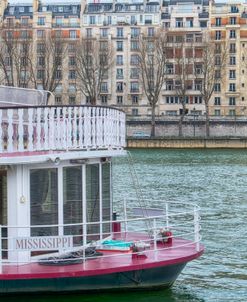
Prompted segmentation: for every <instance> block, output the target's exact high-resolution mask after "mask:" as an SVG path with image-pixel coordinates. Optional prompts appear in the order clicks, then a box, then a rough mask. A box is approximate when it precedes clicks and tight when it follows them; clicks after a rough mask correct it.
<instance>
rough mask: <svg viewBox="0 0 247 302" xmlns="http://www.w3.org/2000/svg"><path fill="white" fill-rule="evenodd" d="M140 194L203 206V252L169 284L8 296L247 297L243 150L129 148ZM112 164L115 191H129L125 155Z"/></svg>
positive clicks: (92, 301)
mask: <svg viewBox="0 0 247 302" xmlns="http://www.w3.org/2000/svg"><path fill="white" fill-rule="evenodd" d="M131 154H132V157H133V161H134V163H135V165H134V166H135V169H136V172H137V175H138V176H139V182H140V186H141V188H142V190H143V191H144V194H146V196H150V206H151V205H152V199H160V200H164V201H166V200H167V201H180V202H194V203H197V204H198V205H200V206H201V217H202V221H201V222H202V237H203V239H202V242H203V244H204V245H205V248H206V250H205V253H204V255H203V256H202V257H201V258H199V259H198V260H195V261H192V262H190V263H189V264H188V265H187V266H186V267H185V269H184V270H183V272H182V274H181V275H180V276H179V278H178V279H177V281H176V282H175V284H174V285H173V287H172V288H171V289H168V290H159V291H145V292H130V293H126V292H124V293H111V294H97V295H92V294H90V295H88V294H87V295H67V296H59V295H58V296H57V295H56V296H51V297H48V296H36V297H18V298H17V297H11V298H10V297H9V298H6V300H5V299H3V298H1V301H6V302H7V301H8V302H14V301H18V302H19V301H25V302H27V301H32V302H33V301H35V302H45V301H46V302H49V301H53V302H55V301H56V302H102V301H105V302H115V301H117V302H130V301H134V302H161V301H162V302H188V301H189V302H199V301H205V302H207V301H210V302H211V301H232V302H235V301H236V302H237V301H243V302H245V301H247V243H246V241H247V152H246V151H242V150H133V151H131ZM114 161H115V166H114V170H113V177H114V182H115V189H114V196H115V197H116V198H120V197H122V196H125V197H126V198H128V197H129V196H131V197H133V196H134V194H135V190H134V188H133V185H132V182H131V177H130V175H129V167H128V164H127V160H126V159H117V160H114Z"/></svg>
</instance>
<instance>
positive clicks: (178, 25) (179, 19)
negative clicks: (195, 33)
mask: <svg viewBox="0 0 247 302" xmlns="http://www.w3.org/2000/svg"><path fill="white" fill-rule="evenodd" d="M176 27H183V18H176Z"/></svg>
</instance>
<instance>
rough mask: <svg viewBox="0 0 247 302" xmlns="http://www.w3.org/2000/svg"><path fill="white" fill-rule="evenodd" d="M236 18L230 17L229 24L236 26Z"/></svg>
mask: <svg viewBox="0 0 247 302" xmlns="http://www.w3.org/2000/svg"><path fill="white" fill-rule="evenodd" d="M236 21H237V18H236V17H230V24H232V25H234V24H237V22H236Z"/></svg>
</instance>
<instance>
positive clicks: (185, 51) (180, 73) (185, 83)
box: [174, 36, 193, 136]
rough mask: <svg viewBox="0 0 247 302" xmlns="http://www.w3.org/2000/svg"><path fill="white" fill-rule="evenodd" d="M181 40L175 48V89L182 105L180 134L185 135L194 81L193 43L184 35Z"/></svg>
mask: <svg viewBox="0 0 247 302" xmlns="http://www.w3.org/2000/svg"><path fill="white" fill-rule="evenodd" d="M180 40H181V41H180V42H176V44H175V47H174V50H175V74H174V79H175V91H176V95H177V97H178V99H179V102H180V103H181V105H182V109H181V110H180V119H179V136H182V135H183V131H182V127H183V121H184V117H185V115H186V114H187V111H188V109H187V108H186V104H187V100H188V92H189V91H188V90H191V89H192V83H193V79H192V76H193V45H192V44H191V43H190V45H187V44H186V43H185V40H184V36H180Z"/></svg>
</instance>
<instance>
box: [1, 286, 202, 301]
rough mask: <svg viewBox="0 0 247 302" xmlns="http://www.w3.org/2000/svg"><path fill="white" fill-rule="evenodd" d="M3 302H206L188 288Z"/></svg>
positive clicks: (47, 297)
mask: <svg viewBox="0 0 247 302" xmlns="http://www.w3.org/2000/svg"><path fill="white" fill-rule="evenodd" d="M0 299H1V302H17V301H18V302H102V301H105V302H115V301H117V302H127V301H134V302H185V301H190V302H204V300H202V299H199V298H197V297H196V296H193V295H192V294H190V293H189V291H188V290H187V289H186V288H182V289H180V292H179V290H176V291H174V290H173V289H166V290H155V291H131V292H126V291H123V292H113V293H110V294H109V293H105V294H103V293H99V294H95V293H92V294H58V295H54V294H52V295H28V296H25V295H23V296H19V297H18V298H17V297H16V296H10V297H1V298H0Z"/></svg>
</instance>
